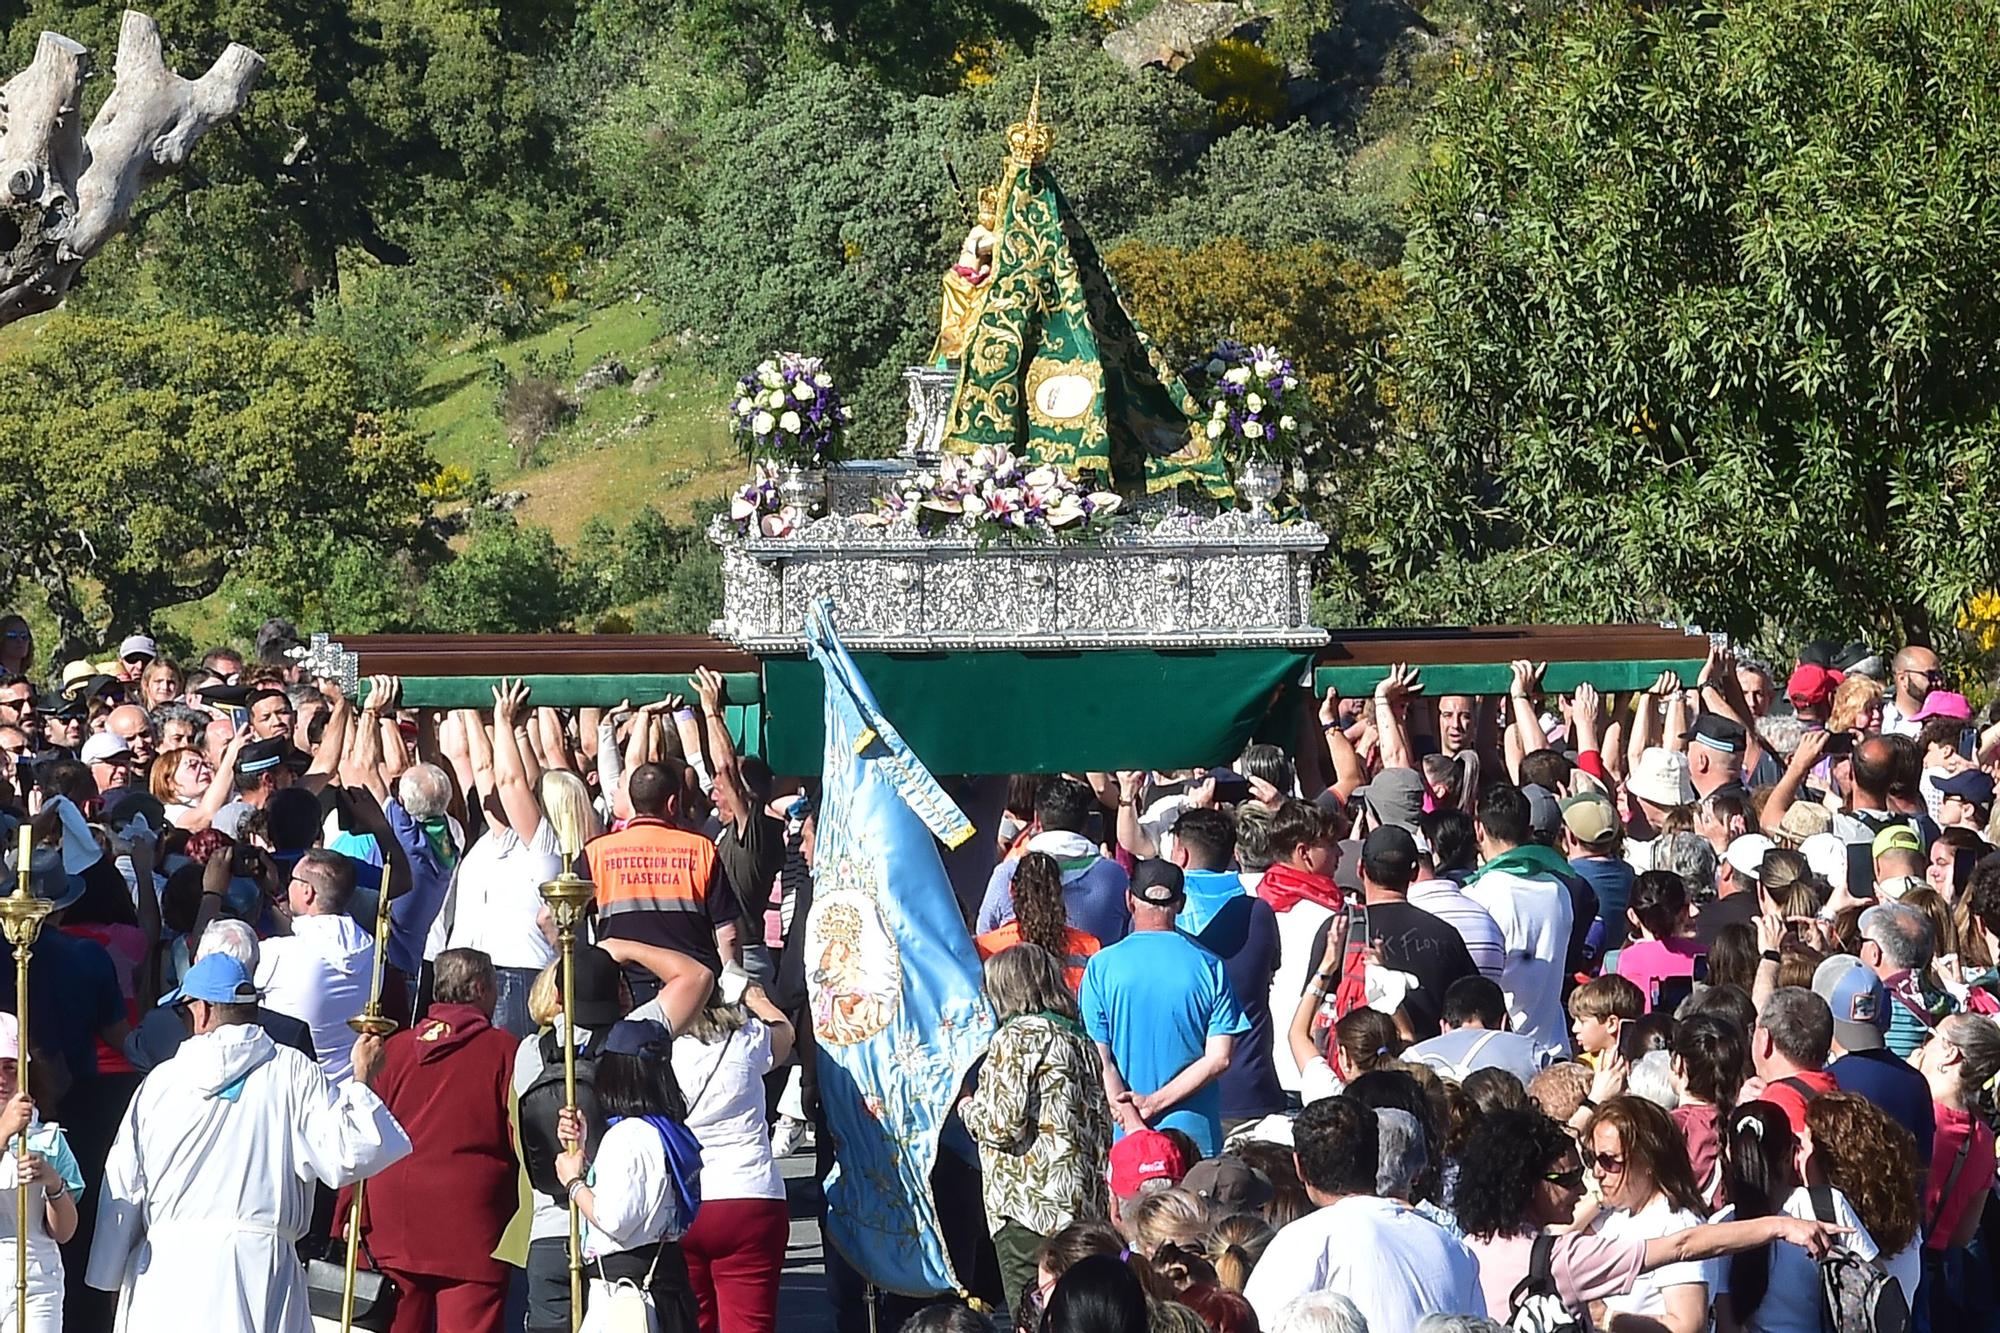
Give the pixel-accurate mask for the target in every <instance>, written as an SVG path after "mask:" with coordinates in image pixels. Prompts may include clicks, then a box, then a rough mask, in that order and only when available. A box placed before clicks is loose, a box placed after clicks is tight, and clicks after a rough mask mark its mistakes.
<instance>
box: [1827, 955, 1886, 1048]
mask: <svg viewBox="0 0 2000 1333" xmlns="http://www.w3.org/2000/svg"><path fill="white" fill-rule="evenodd" d="M1812 989H1813V994H1815V995H1817V996H1819V998H1820V999H1822V1000H1825V1001H1826V1007H1827V1008H1829V1009H1831V1010H1833V1039H1834V1040H1835V1041H1837V1042H1839V1043H1840V1049H1842V1050H1843V1051H1879V1050H1881V1049H1882V1048H1883V1046H1884V1045H1885V1044H1886V1042H1885V1040H1884V1034H1886V1033H1887V1032H1888V1031H1889V992H1888V991H1887V990H1885V989H1884V988H1883V986H1882V979H1881V978H1880V977H1878V976H1876V975H1875V969H1874V968H1872V967H1870V966H1868V964H1866V963H1864V962H1862V961H1861V960H1860V959H1859V958H1856V957H1855V956H1854V955H1853V954H1851V953H1838V954H1835V955H1834V956H1833V957H1831V958H1828V959H1827V960H1826V961H1824V962H1822V963H1821V964H1820V965H1819V967H1818V968H1817V969H1815V970H1814V972H1813V982H1812Z"/></svg>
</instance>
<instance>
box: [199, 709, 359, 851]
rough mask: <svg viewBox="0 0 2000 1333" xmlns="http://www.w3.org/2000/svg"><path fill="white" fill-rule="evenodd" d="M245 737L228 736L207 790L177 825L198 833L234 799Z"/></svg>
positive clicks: (241, 733) (237, 734) (238, 733)
mask: <svg viewBox="0 0 2000 1333" xmlns="http://www.w3.org/2000/svg"><path fill="white" fill-rule="evenodd" d="M328 725H332V724H331V723H329V724H328ZM247 739H248V737H247V736H246V735H245V733H243V732H240V731H239V732H237V733H236V734H235V735H234V736H231V737H230V738H229V744H227V745H225V746H223V747H222V762H221V763H219V764H217V765H216V766H215V776H213V777H211V778H210V779H209V780H208V790H207V791H205V792H203V793H202V794H201V799H200V800H199V801H197V802H195V807H194V809H193V811H191V812H190V813H189V814H188V815H187V817H186V818H185V819H184V820H183V821H182V822H181V823H180V824H179V827H181V828H184V829H186V830H187V831H188V832H189V833H199V832H201V831H202V830H203V829H205V828H207V827H208V826H209V825H211V824H213V823H214V822H215V816H216V813H217V812H218V811H219V810H221V809H222V807H223V806H225V805H228V804H229V803H230V802H231V801H233V800H235V799H236V760H237V757H238V756H239V755H241V754H242V753H243V746H244V744H245V743H246V741H247Z"/></svg>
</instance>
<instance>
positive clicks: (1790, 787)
mask: <svg viewBox="0 0 2000 1333" xmlns="http://www.w3.org/2000/svg"><path fill="white" fill-rule="evenodd" d="M1832 739H1833V733H1831V732H1827V731H1808V732H1803V733H1801V734H1800V736H1799V748H1798V749H1796V750H1794V751H1792V757H1791V760H1790V761H1789V762H1788V763H1786V765H1785V771H1784V772H1783V773H1781V774H1779V775H1778V783H1777V785H1776V786H1774V787H1772V788H1771V795H1770V796H1769V798H1767V799H1766V800H1765V802H1764V812H1763V814H1762V815H1760V816H1759V818H1758V822H1759V823H1761V824H1762V825H1763V826H1764V832H1765V833H1767V834H1776V833H1777V831H1778V826H1779V825H1780V824H1782V823H1784V820H1785V811H1787V810H1789V809H1791V808H1792V805H1793V803H1794V802H1796V801H1797V800H1798V799H1799V789H1800V788H1801V787H1803V786H1804V785H1805V781H1806V779H1807V778H1809V777H1811V776H1812V771H1813V765H1815V764H1817V763H1819V761H1820V760H1821V759H1822V758H1823V757H1824V756H1825V755H1826V747H1827V744H1828V742H1830V741H1831V740H1832Z"/></svg>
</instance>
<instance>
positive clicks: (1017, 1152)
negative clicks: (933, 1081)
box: [960, 1013, 1111, 1236]
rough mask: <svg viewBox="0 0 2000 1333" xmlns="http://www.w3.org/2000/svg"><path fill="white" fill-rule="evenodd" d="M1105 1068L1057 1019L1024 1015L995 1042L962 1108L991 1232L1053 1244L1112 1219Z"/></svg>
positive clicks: (1074, 1027) (1071, 1025)
mask: <svg viewBox="0 0 2000 1333" xmlns="http://www.w3.org/2000/svg"><path fill="white" fill-rule="evenodd" d="M1102 1068H1103V1066H1102V1063H1101V1062H1100V1061H1099V1059H1098V1056H1097V1048H1096V1047H1095V1046H1093V1045H1092V1044H1091V1041H1090V1038H1089V1037H1087V1036H1085V1035H1084V1031H1083V1028H1082V1027H1081V1026H1080V1025H1079V1024H1077V1023H1075V1022H1073V1021H1072V1020H1070V1019H1067V1018H1064V1017H1063V1016H1061V1015H1060V1014H1050V1013H1040V1014H1022V1015H1019V1016H1017V1017H1015V1018H1010V1019H1008V1020H1007V1021H1006V1022H1005V1023H1003V1024H1002V1025H1001V1027H1000V1031H999V1032H998V1033H997V1034H995V1036H994V1038H993V1044H992V1046H991V1047H990V1048H989V1049H988V1050H987V1053H986V1064H985V1065H984V1066H983V1067H982V1068H981V1070H980V1073H979V1087H978V1089H977V1090H976V1091H975V1092H974V1093H973V1094H972V1095H971V1096H970V1097H968V1098H966V1100H965V1102H964V1104H963V1106H962V1107H961V1108H960V1118H961V1119H962V1120H963V1121H964V1122H965V1127H966V1129H967V1130H968V1131H969V1132H970V1133H971V1134H972V1137H973V1138H974V1139H975V1140H976V1141H977V1142H978V1144H979V1165H980V1168H981V1170H982V1171H983V1172H984V1173H985V1198H986V1220H987V1224H988V1226H989V1227H990V1228H991V1229H992V1230H993V1231H994V1232H998V1231H999V1230H1000V1228H1001V1226H1002V1225H1003V1224H1004V1223H1006V1222H1009V1221H1012V1222H1014V1223H1015V1224H1016V1225H1019V1226H1023V1227H1026V1228H1027V1229H1028V1230H1030V1231H1032V1232H1034V1233H1036V1234H1037V1235H1041V1236H1052V1235H1054V1234H1055V1233H1056V1232H1058V1231H1060V1230H1062V1229H1063V1228H1064V1227H1066V1226H1068V1225H1069V1224H1070V1223H1071V1222H1074V1221H1077V1220H1078V1219H1087V1218H1093V1217H1103V1216H1104V1215H1105V1214H1106V1213H1107V1212H1108V1211H1109V1209H1110V1200H1109V1198H1108V1197H1107V1196H1106V1187H1105V1183H1104V1162H1105V1157H1106V1155H1107V1154H1109V1153H1110V1151H1111V1106H1110V1104H1109V1103H1108V1102H1107V1101H1106V1100H1105V1098H1104V1084H1103V1081H1102Z"/></svg>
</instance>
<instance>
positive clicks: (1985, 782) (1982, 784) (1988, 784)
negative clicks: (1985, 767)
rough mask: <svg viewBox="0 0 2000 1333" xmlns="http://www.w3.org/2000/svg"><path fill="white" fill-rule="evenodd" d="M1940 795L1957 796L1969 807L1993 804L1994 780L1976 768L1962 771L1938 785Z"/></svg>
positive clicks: (1942, 780)
mask: <svg viewBox="0 0 2000 1333" xmlns="http://www.w3.org/2000/svg"><path fill="white" fill-rule="evenodd" d="M1937 789H1938V795H1940V796H1956V797H1957V798H1958V799H1959V800H1961V801H1964V802H1965V803H1966V804H1967V805H1991V804H1993V779H1992V778H1990V777H1988V776H1987V775H1986V774H1985V773H1983V772H1981V771H1980V770H1978V769H1976V768H1967V769H1961V770H1960V771H1959V772H1956V773H1954V774H1952V775H1951V776H1950V777H1948V778H1944V779H1941V780H1940V781H1939V782H1938V784H1937Z"/></svg>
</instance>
